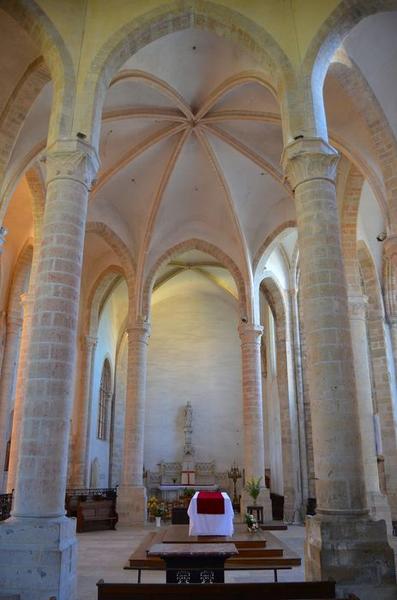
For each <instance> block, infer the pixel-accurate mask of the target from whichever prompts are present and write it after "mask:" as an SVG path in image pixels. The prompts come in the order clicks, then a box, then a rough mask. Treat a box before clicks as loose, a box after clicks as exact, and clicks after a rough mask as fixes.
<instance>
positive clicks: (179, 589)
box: [97, 579, 336, 600]
mask: <svg viewBox="0 0 397 600" xmlns="http://www.w3.org/2000/svg"><path fill="white" fill-rule="evenodd" d="M97 587H98V600H146V598H147V599H150V600H153V599H155V600H163V599H164V600H178V599H181V600H182V599H186V600H202V599H203V598H205V600H247V599H249V600H328V599H329V598H336V596H335V583H334V582H333V581H307V582H306V581H305V582H301V581H297V582H289V583H212V584H194V583H193V584H189V585H179V584H173V583H104V581H103V580H102V579H101V580H100V581H98V583H97Z"/></svg>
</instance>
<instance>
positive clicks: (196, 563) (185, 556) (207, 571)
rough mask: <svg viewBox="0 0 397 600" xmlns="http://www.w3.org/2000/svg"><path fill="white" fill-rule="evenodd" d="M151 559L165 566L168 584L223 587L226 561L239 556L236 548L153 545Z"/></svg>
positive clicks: (222, 545)
mask: <svg viewBox="0 0 397 600" xmlns="http://www.w3.org/2000/svg"><path fill="white" fill-rule="evenodd" d="M147 554H148V556H159V557H160V558H162V559H163V560H164V561H165V564H166V581H167V583H224V581H225V579H224V570H225V560H226V559H227V558H230V557H231V556H235V555H236V554H238V550H237V548H236V546H235V545H234V544H231V543H225V544H164V543H162V544H154V545H153V546H151V547H150V548H149V551H148V553H147Z"/></svg>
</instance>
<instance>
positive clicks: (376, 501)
mask: <svg viewBox="0 0 397 600" xmlns="http://www.w3.org/2000/svg"><path fill="white" fill-rule="evenodd" d="M367 504H368V508H369V515H370V518H371V519H373V520H374V521H381V520H382V519H383V520H384V521H385V523H386V530H387V535H393V525H392V519H391V512H390V506H389V502H388V500H387V496H384V495H383V494H380V493H378V492H369V493H367Z"/></svg>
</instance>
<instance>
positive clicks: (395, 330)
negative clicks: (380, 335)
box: [383, 235, 397, 383]
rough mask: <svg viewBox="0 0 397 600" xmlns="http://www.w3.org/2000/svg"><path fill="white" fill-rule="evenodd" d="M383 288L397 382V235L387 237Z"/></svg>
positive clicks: (384, 248) (384, 249)
mask: <svg viewBox="0 0 397 600" xmlns="http://www.w3.org/2000/svg"><path fill="white" fill-rule="evenodd" d="M383 286H384V300H385V309H386V318H387V321H388V323H389V326H390V334H391V343H392V348H393V359H394V373H395V376H396V380H395V383H396V381H397V235H392V236H389V237H387V239H386V241H385V242H384V245H383Z"/></svg>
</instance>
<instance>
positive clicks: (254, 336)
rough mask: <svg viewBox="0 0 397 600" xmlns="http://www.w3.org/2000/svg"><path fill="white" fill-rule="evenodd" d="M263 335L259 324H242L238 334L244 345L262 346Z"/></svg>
mask: <svg viewBox="0 0 397 600" xmlns="http://www.w3.org/2000/svg"><path fill="white" fill-rule="evenodd" d="M262 333H263V327H262V325H259V324H257V323H244V322H242V323H240V324H239V326H238V334H239V336H240V340H241V343H242V344H260V341H261V337H262Z"/></svg>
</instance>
